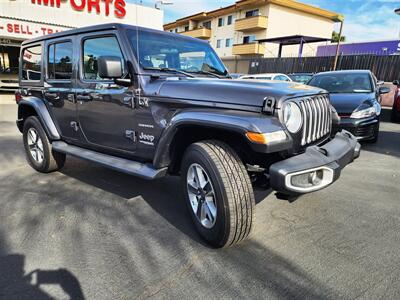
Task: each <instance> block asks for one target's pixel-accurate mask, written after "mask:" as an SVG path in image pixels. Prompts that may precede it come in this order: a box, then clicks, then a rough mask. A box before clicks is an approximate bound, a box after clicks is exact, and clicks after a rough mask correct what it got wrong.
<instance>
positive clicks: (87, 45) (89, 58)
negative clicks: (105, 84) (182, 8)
mask: <svg viewBox="0 0 400 300" xmlns="http://www.w3.org/2000/svg"><path fill="white" fill-rule="evenodd" d="M100 56H117V57H119V58H120V59H121V61H122V66H124V63H123V62H124V58H123V55H122V52H121V49H120V47H119V44H118V41H117V38H116V37H114V36H107V37H98V38H92V39H87V40H85V41H84V43H83V78H85V79H89V80H102V78H100V77H99V73H98V68H97V59H98V58H99V57H100Z"/></svg>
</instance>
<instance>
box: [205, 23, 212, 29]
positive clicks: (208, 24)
mask: <svg viewBox="0 0 400 300" xmlns="http://www.w3.org/2000/svg"><path fill="white" fill-rule="evenodd" d="M203 27H204V28H207V29H211V21H207V22H203Z"/></svg>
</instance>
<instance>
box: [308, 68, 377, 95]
mask: <svg viewBox="0 0 400 300" xmlns="http://www.w3.org/2000/svg"><path fill="white" fill-rule="evenodd" d="M308 85H311V86H315V87H319V88H322V89H324V90H327V91H328V92H330V93H333V94H334V93H336V94H337V93H371V92H372V85H371V79H370V76H369V75H368V74H366V73H350V74H349V73H342V74H340V73H338V74H320V75H315V76H314V77H313V78H311V80H310V81H309V82H308Z"/></svg>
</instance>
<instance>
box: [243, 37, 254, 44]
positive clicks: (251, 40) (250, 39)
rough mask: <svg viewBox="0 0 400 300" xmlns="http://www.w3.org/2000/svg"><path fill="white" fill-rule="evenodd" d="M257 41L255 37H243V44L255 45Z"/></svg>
mask: <svg viewBox="0 0 400 300" xmlns="http://www.w3.org/2000/svg"><path fill="white" fill-rule="evenodd" d="M255 40H256V36H255V35H247V36H244V37H243V44H249V43H253V42H254V41H255Z"/></svg>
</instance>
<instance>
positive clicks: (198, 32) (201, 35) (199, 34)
mask: <svg viewBox="0 0 400 300" xmlns="http://www.w3.org/2000/svg"><path fill="white" fill-rule="evenodd" d="M179 33H180V34H182V35H186V36H190V37H194V38H198V39H205V40H206V39H209V38H211V29H208V28H197V29H193V30H189V31H183V32H179Z"/></svg>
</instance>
